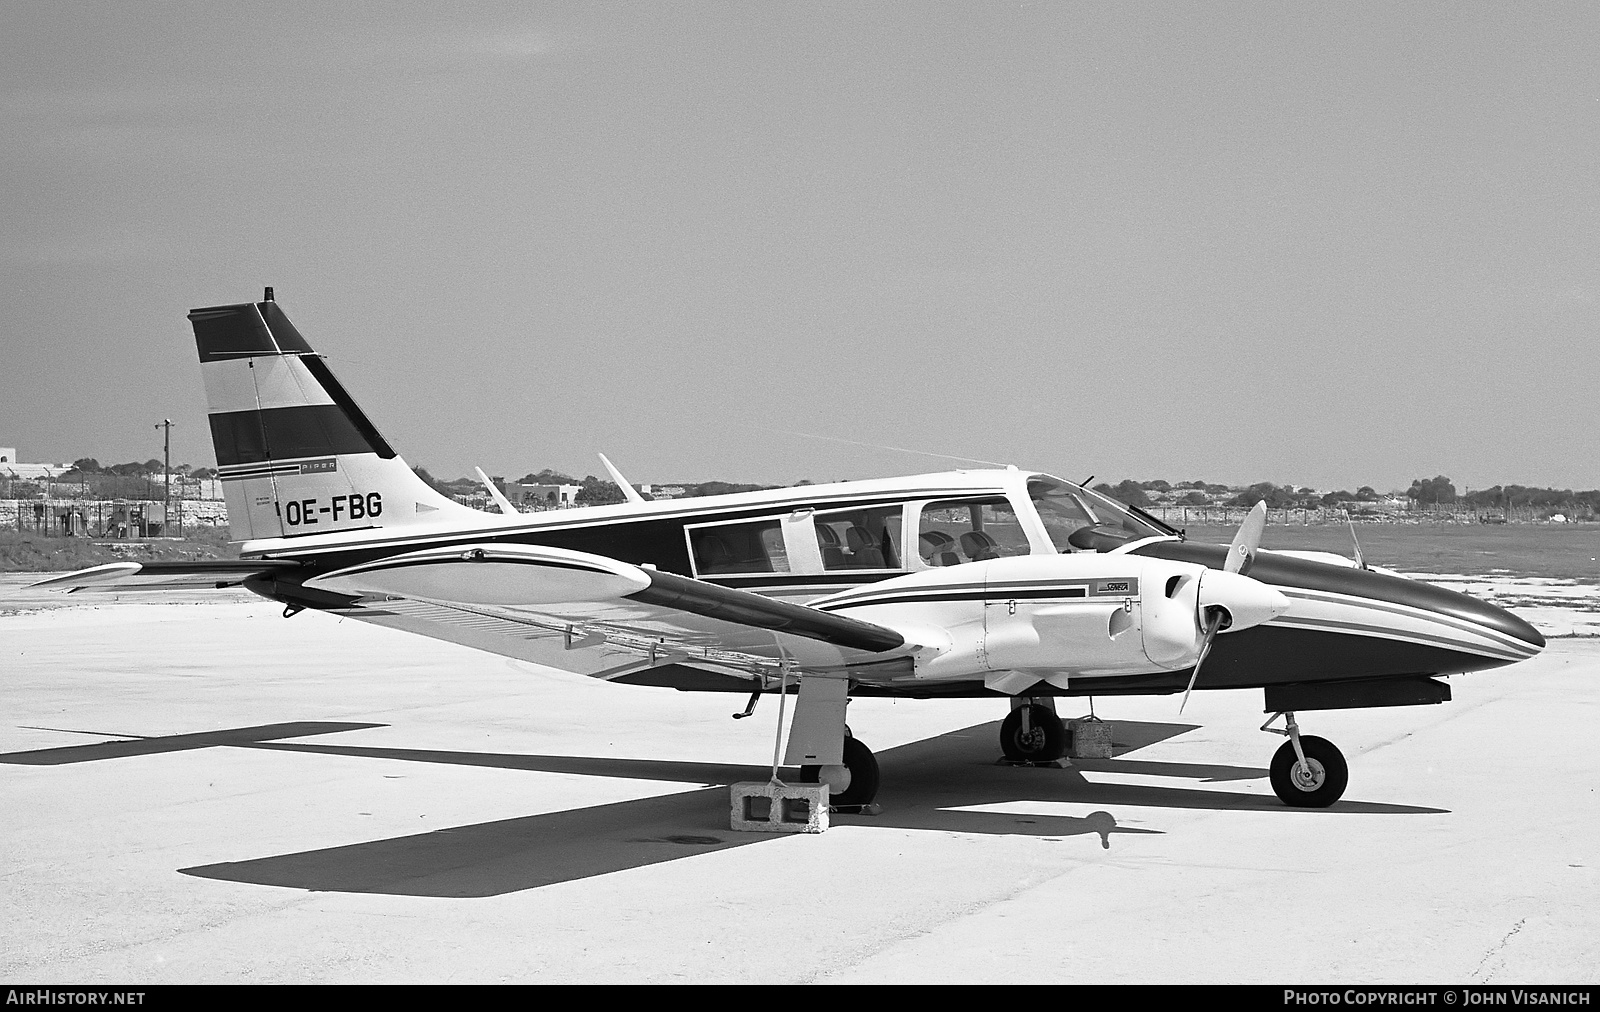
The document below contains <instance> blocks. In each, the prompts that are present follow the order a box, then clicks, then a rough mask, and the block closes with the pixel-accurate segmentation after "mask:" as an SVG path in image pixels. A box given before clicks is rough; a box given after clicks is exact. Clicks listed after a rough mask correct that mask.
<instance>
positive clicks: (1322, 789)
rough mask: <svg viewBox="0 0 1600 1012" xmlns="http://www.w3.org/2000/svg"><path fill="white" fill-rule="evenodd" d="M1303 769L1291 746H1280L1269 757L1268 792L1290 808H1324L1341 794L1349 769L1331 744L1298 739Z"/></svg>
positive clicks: (1308, 737) (1311, 737)
mask: <svg viewBox="0 0 1600 1012" xmlns="http://www.w3.org/2000/svg"><path fill="white" fill-rule="evenodd" d="M1300 747H1301V748H1302V749H1303V750H1304V751H1305V754H1306V761H1305V765H1304V766H1302V765H1301V764H1300V757H1299V756H1297V755H1295V751H1294V743H1293V742H1291V741H1286V742H1284V743H1283V744H1282V745H1281V746H1280V747H1279V748H1278V751H1277V753H1276V754H1275V755H1273V757H1272V769H1271V777H1272V790H1273V792H1274V793H1275V794H1277V795H1278V797H1279V798H1281V799H1283V803H1284V804H1286V805H1288V806H1289V807H1290V808H1327V807H1328V806H1329V805H1331V804H1333V803H1334V802H1335V801H1338V800H1339V798H1340V797H1341V796H1343V794H1344V789H1345V786H1346V785H1347V784H1348V783H1349V782H1350V769H1349V767H1347V766H1346V765H1345V761H1344V755H1343V754H1342V753H1341V752H1340V751H1339V750H1338V748H1336V747H1335V746H1334V744H1333V742H1331V741H1329V740H1327V739H1326V738H1318V737H1317V736H1316V735H1310V734H1303V735H1301V736H1300Z"/></svg>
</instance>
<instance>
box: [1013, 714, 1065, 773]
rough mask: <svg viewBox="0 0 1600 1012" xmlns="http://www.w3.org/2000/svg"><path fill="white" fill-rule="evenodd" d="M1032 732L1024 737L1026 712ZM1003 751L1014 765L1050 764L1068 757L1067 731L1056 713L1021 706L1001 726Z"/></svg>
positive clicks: (1029, 731)
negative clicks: (1065, 756) (1023, 713)
mask: <svg viewBox="0 0 1600 1012" xmlns="http://www.w3.org/2000/svg"><path fill="white" fill-rule="evenodd" d="M1023 710H1027V711H1028V724H1029V730H1028V733H1027V734H1023V733H1022V711H1023ZM1000 751H1001V753H1002V754H1003V755H1004V756H1005V757H1006V758H1007V759H1009V760H1010V761H1011V762H1014V763H1047V762H1052V761H1054V760H1056V759H1060V758H1061V757H1062V756H1064V755H1066V754H1067V729H1066V728H1065V727H1063V726H1062V724H1061V718H1060V717H1057V716H1056V715H1055V711H1053V710H1051V709H1050V708H1049V707H1047V706H1040V705H1039V704H1038V703H1029V704H1028V705H1027V706H1025V707H1024V706H1019V707H1017V708H1016V709H1015V710H1012V711H1011V712H1010V713H1009V714H1007V715H1006V719H1005V720H1003V721H1001V722H1000Z"/></svg>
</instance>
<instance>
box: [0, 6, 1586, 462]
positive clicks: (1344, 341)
mask: <svg viewBox="0 0 1600 1012" xmlns="http://www.w3.org/2000/svg"><path fill="white" fill-rule="evenodd" d="M1597 52H1600V5H1597V4H1594V3H1587V2H1586V3H1539V4H1527V3H1517V4H1513V3H1506V4H1501V5H1488V4H1481V3H1459V2H1451V3H1441V4H1424V3H1403V4H1395V3H1388V2H1383V3H1318V4H1306V3H1204V4H1179V3H1172V2H1168V3H1146V4H1141V3H1052V2H1022V3H1018V2H1011V3H962V4H957V3H940V4H925V3H917V4H900V3H881V4H873V3H755V2H750V3H643V2H639V3H604V4H566V3H539V4H529V3H507V4H488V3H483V4H471V5H463V6H459V7H458V6H456V5H443V4H438V3H435V2H432V0H430V2H426V3H406V4H399V3H382V4H372V5H353V4H328V3H325V2H318V3H308V4H305V5H303V6H297V5H291V4H286V3H272V4H250V5H245V4H226V5H224V4H215V3H193V4H187V3H155V2H141V3H121V2H115V3H113V2H102V3H45V2H36V3H34V2H9V3H5V4H4V5H3V6H0V137H3V141H0V278H3V288H0V296H3V301H0V445H7V446H16V447H17V448H18V449H19V450H20V451H21V457H22V459H24V460H71V459H73V458H75V457H79V456H86V455H92V456H96V457H98V458H100V460H101V461H102V462H103V463H107V462H111V461H122V460H132V459H139V460H143V459H146V458H149V457H152V456H155V457H159V456H160V446H161V444H160V435H159V433H158V432H156V431H155V430H154V428H153V425H154V423H156V422H158V421H160V420H161V419H162V418H163V417H171V418H172V419H173V420H175V421H176V422H177V423H178V428H176V429H175V430H174V433H173V440H174V445H173V457H174V462H178V461H188V462H192V463H195V464H202V463H207V464H208V463H211V462H212V460H213V459H214V458H213V457H212V455H211V446H210V440H209V436H208V434H207V429H206V422H205V399H204V391H203V389H202V386H201V382H200V375H199V369H198V366H197V363H196V361H195V356H194V345H193V340H192V336H191V332H190V330H189V327H188V324H187V322H186V320H185V314H186V312H187V311H188V310H189V309H190V308H193V307H196V306H204V305H212V304H217V303H227V302H245V301H252V300H255V299H258V298H259V297H260V294H261V288H262V286H264V285H273V286H275V287H276V289H277V295H278V300H279V302H280V304H281V305H282V306H283V308H284V310H285V311H286V312H287V313H288V315H289V317H290V319H292V320H293V321H295V323H296V325H297V326H298V327H299V328H300V330H301V331H302V332H303V333H304V334H305V335H306V337H307V338H308V339H309V340H310V342H311V344H312V346H313V347H315V348H316V349H317V350H318V351H321V352H323V353H325V354H326V355H327V356H328V357H329V361H330V363H331V364H332V366H333V368H334V370H335V371H336V372H337V373H338V374H339V375H340V377H341V378H342V379H343V380H344V382H345V385H346V386H347V387H349V388H350V389H351V392H352V393H353V394H354V395H355V396H356V398H357V400H359V401H360V402H361V403H362V404H363V406H364V407H365V408H366V409H367V411H368V413H369V414H370V415H371V416H372V418H373V420H374V421H375V422H376V423H377V425H378V427H379V428H380V429H381V430H383V432H384V433H385V434H386V435H387V436H388V437H389V439H390V441H391V442H392V443H394V444H395V445H396V447H397V448H398V449H399V450H400V451H401V453H402V454H403V455H404V456H405V457H406V458H407V460H409V461H410V462H411V463H413V464H420V465H423V466H425V467H427V468H429V469H430V470H431V471H433V472H434V473H435V474H438V475H440V476H444V477H454V476H457V475H461V474H466V473H470V471H471V468H472V466H473V465H474V464H481V465H482V466H483V467H484V468H485V469H486V470H488V471H490V472H491V473H495V474H505V475H510V476H513V477H514V476H517V475H521V474H523V473H525V472H527V471H529V470H536V469H538V468H540V467H545V466H549V467H554V468H557V469H561V470H566V471H570V472H574V473H576V474H578V475H579V476H582V475H584V474H591V473H600V466H599V463H598V461H596V460H595V457H594V452H595V451H597V450H600V451H604V452H606V453H607V454H608V455H609V456H611V457H612V459H613V460H615V461H616V462H617V464H618V465H619V466H620V467H621V468H622V469H623V470H624V472H626V473H627V474H628V475H629V477H630V478H632V479H633V480H634V481H661V480H673V479H680V480H703V479H709V478H723V479H727V480H734V481H759V482H772V483H777V482H791V481H794V480H798V479H801V478H810V479H813V480H818V481H821V480H827V479H835V478H857V477H868V476H874V475H887V474H896V473H911V472H916V471H924V470H940V469H943V468H944V467H946V466H949V465H948V463H947V462H941V461H939V460H936V459H933V458H925V457H916V456H911V455H907V454H902V453H892V452H887V451H880V450H873V449H869V448H865V447H861V446H856V445H851V444H846V443H841V442H828V441H823V440H817V439H808V438H801V437H798V436H795V435H791V434H787V433H791V432H795V431H800V432H808V433H815V434H820V435H824V436H830V437H835V438H836V439H844V440H856V441H861V442H867V443H882V444H888V445H892V446H901V447H915V448H922V449H927V450H931V451H938V452H942V453H948V454H955V455H960V456H966V457H973V458H982V459H986V460H993V461H1002V462H1012V463H1016V464H1018V465H1020V466H1023V467H1034V468H1039V469H1043V470H1048V471H1053V472H1055V473H1058V474H1062V475H1064V476H1067V477H1071V478H1075V479H1076V478H1082V477H1084V476H1087V475H1088V474H1090V473H1095V474H1098V475H1099V476H1100V477H1101V478H1102V479H1110V480H1112V481H1116V480H1118V479H1120V478H1123V477H1136V478H1141V479H1143V478H1155V477H1164V478H1167V479H1168V480H1172V481H1180V480H1189V479H1194V478H1203V479H1206V480H1208V481H1223V482H1228V483H1238V482H1250V481H1262V480H1267V481H1276V482H1289V481H1292V482H1294V483H1296V484H1303V485H1311V486H1313V487H1316V488H1318V489H1324V490H1327V489H1335V488H1341V487H1342V488H1353V487H1354V486H1356V485H1358V484H1371V485H1374V486H1376V487H1378V488H1380V489H1385V488H1390V487H1402V488H1403V487H1405V486H1406V485H1408V484H1409V483H1410V481H1411V479H1412V478H1415V477H1419V476H1421V477H1430V476H1432V475H1435V474H1441V473H1442V474H1446V475H1449V476H1451V477H1452V478H1454V479H1455V482H1456V484H1457V487H1462V486H1471V487H1482V486H1484V485H1488V484H1493V483H1496V482H1518V483H1522V484H1534V485H1555V486H1558V487H1572V488H1594V487H1596V486H1600V453H1597V452H1596V451H1597V448H1600V447H1597V444H1600V436H1597V431H1600V425H1597V420H1596V412H1595V410H1594V403H1595V385H1596V379H1597V377H1600V344H1597V342H1596V340H1595V338H1596V334H1597V327H1596V324H1597V322H1600V308H1597V304H1596V295H1597V292H1600V228H1597V226H1600V69H1597V68H1600V62H1597V59H1596V53H1597Z"/></svg>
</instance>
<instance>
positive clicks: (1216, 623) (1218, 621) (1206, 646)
mask: <svg viewBox="0 0 1600 1012" xmlns="http://www.w3.org/2000/svg"><path fill="white" fill-rule="evenodd" d="M1221 625H1222V612H1220V611H1213V612H1212V613H1211V617H1210V618H1209V619H1207V620H1206V638H1205V639H1204V640H1201V641H1200V654H1199V656H1197V657H1196V658H1195V659H1194V671H1192V672H1190V674H1189V685H1188V687H1187V688H1185V689H1184V690H1183V702H1181V703H1179V704H1178V712H1179V713H1180V714H1181V713H1183V708H1184V707H1186V706H1188V705H1189V693H1191V692H1193V691H1194V683H1195V682H1196V681H1198V680H1199V678H1200V665H1202V664H1204V663H1205V662H1206V654H1209V653H1210V652H1211V641H1212V640H1214V639H1216V638H1217V630H1218V628H1220V627H1221Z"/></svg>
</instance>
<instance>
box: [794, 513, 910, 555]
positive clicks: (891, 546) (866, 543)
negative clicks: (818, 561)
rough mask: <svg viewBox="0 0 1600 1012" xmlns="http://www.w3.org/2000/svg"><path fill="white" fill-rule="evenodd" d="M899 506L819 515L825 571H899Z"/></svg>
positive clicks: (819, 531)
mask: <svg viewBox="0 0 1600 1012" xmlns="http://www.w3.org/2000/svg"><path fill="white" fill-rule="evenodd" d="M900 517H901V507H899V506H875V507H872V508H870V509H854V510H839V511H837V512H833V513H819V514H817V517H816V520H815V526H816V531H817V548H818V549H819V550H820V551H821V552H822V568H823V569H825V570H828V571H834V570H847V569H899V568H900V565H901V563H900V560H901V554H900Z"/></svg>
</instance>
